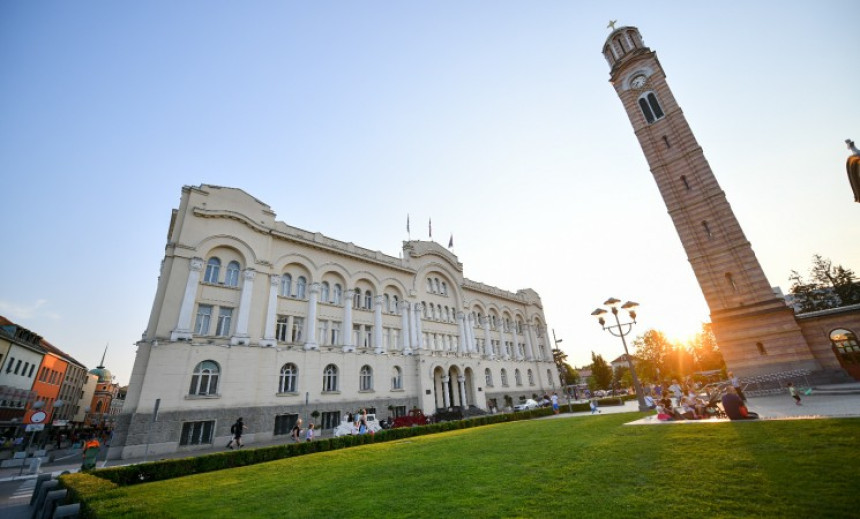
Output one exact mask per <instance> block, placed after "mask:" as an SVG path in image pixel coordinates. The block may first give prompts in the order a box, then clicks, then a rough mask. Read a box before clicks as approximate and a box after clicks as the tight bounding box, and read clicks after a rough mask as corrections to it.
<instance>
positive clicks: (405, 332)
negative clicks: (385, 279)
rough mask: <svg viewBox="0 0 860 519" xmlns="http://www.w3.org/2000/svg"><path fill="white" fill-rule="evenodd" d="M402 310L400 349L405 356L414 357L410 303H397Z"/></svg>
mask: <svg viewBox="0 0 860 519" xmlns="http://www.w3.org/2000/svg"><path fill="white" fill-rule="evenodd" d="M397 308H398V309H399V310H400V328H401V329H400V341H401V342H400V348H401V349H402V350H403V354H404V355H412V341H411V340H410V336H409V328H410V327H409V303H408V302H406V301H400V302H399V303H397Z"/></svg>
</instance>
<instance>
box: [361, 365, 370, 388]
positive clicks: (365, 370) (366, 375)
mask: <svg viewBox="0 0 860 519" xmlns="http://www.w3.org/2000/svg"><path fill="white" fill-rule="evenodd" d="M372 389H373V370H372V369H370V366H368V365H364V366H362V367H361V371H360V372H359V373H358V390H359V391H370V390H372Z"/></svg>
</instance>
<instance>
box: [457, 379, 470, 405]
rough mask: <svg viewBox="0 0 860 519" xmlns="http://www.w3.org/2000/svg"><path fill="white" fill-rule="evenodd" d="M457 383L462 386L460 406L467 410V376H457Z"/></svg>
mask: <svg viewBox="0 0 860 519" xmlns="http://www.w3.org/2000/svg"><path fill="white" fill-rule="evenodd" d="M457 385H458V386H459V387H460V407H461V408H462V409H464V410H465V409H466V408H467V407H469V404H468V403H467V402H466V377H464V376H463V375H460V376H459V377H457Z"/></svg>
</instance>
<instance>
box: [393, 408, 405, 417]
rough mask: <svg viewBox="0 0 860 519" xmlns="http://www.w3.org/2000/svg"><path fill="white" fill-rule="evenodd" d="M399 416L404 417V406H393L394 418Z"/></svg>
mask: <svg viewBox="0 0 860 519" xmlns="http://www.w3.org/2000/svg"><path fill="white" fill-rule="evenodd" d="M401 416H406V406H405V405H396V406H394V418H400V417H401Z"/></svg>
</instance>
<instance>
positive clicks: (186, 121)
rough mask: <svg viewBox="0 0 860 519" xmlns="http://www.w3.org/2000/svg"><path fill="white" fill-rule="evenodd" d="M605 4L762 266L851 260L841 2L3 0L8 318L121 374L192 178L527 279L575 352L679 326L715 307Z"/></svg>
mask: <svg viewBox="0 0 860 519" xmlns="http://www.w3.org/2000/svg"><path fill="white" fill-rule="evenodd" d="M609 19H617V20H618V24H619V26H621V25H633V26H636V27H639V29H640V31H641V33H642V35H643V37H644V39H645V43H646V44H647V45H648V46H649V47H651V49H652V50H655V51H656V52H657V54H658V56H659V58H660V62H661V64H662V65H663V67H664V69H665V71H666V73H667V76H668V81H669V85H670V87H671V88H672V90H673V92H674V94H675V97H676V98H677V100H678V102H679V104H680V105H681V107H682V109H683V110H684V113H685V115H686V117H687V119H688V121H689V122H690V125H691V127H692V129H693V131H694V133H695V134H696V137H697V139H698V141H699V143H700V144H701V145H702V147H703V149H704V151H705V156H706V157H707V159H708V161H709V162H710V164H711V167H712V169H713V170H714V173H715V174H716V176H717V178H718V180H719V182H720V184H721V186H722V188H723V189H724V190H725V191H726V193H727V196H728V199H729V202H730V203H731V204H732V207H733V208H734V210H735V212H736V215H737V217H738V219H739V220H740V223H741V225H742V227H743V229H744V231H745V233H746V235H747V237H748V238H749V240H750V241H751V243H752V246H753V249H754V250H755V251H756V254H757V256H758V258H759V260H760V262H761V264H762V266H763V268H764V270H765V273H766V274H767V275H768V278H769V280H770V282H771V284H772V285H779V286H782V287H783V289H784V290H787V289H788V280H787V278H788V276H789V274H790V271H791V270H792V269H795V270H799V271H801V272H804V273H805V272H806V271H807V270H808V268H809V267H810V265H811V257H812V255H813V254H815V253H819V254H822V255H823V256H825V257H829V258H831V259H833V260H834V261H835V262H837V263H841V264H843V265H844V266H846V267H849V268H852V269H854V270H855V271H860V225H858V221H860V204H855V203H853V197H852V195H851V192H850V187H849V184H848V180H847V178H846V174H845V159H846V157H847V149H846V148H845V144H844V142H843V141H844V140H845V139H846V138H853V139H857V140H860V124H858V121H860V99H858V96H857V85H858V84H860V67H858V66H857V60H858V53H857V49H858V48H860V34H858V32H857V30H856V20H857V19H860V4H858V3H857V2H854V1H823V2H815V3H813V2H799V1H788V2H786V1H769V0H768V1H760V2H710V3H703V2H667V1H657V2H649V3H645V2H634V1H619V2H613V3H611V4H610V3H605V2H551V1H546V2H506V1H492V2H490V1H471V2H453V1H439V2H423V3H420V2H303V3H299V2H259V1H256V2H255V1H252V2H242V3H238V2H215V1H205V2H204V1H185V2H138V3H128V2H123V3H111V2H75V3H69V2H38V3H35V2H23V1H9V2H3V3H0V66H2V73H0V175H2V180H3V187H4V188H3V193H4V196H3V203H2V204H0V216H2V220H3V222H4V226H3V228H4V244H5V247H4V253H3V254H2V256H0V287H2V289H0V315H4V316H6V317H7V318H9V319H11V320H13V321H16V322H18V323H20V324H22V325H23V326H26V327H28V328H30V329H31V330H33V331H34V332H36V333H39V334H41V335H43V336H44V337H45V338H46V339H47V340H49V341H51V342H52V343H53V344H55V345H56V346H57V347H59V348H61V349H63V350H64V351H66V352H68V353H69V354H71V355H72V356H74V357H75V358H77V359H78V360H80V361H81V362H83V363H84V364H85V365H87V366H88V367H94V366H95V365H96V364H97V363H98V361H99V359H100V358H101V353H102V351H103V349H104V347H105V345H106V344H107V343H110V350H109V352H108V356H107V362H106V364H107V367H108V368H109V369H111V370H112V371H113V372H114V374H115V375H117V379H118V381H120V382H122V383H126V382H127V381H128V377H129V375H130V372H131V366H132V363H133V360H134V352H135V347H134V345H133V344H134V342H135V341H136V340H137V339H138V338H139V337H140V334H141V333H142V331H143V330H144V328H145V327H146V324H147V321H148V318H149V312H150V309H151V305H152V300H153V297H154V294H155V287H156V282H157V276H158V268H159V263H160V261H161V258H162V257H163V254H164V249H163V247H164V245H165V237H166V233H167V227H168V223H169V218H170V211H171V209H172V208H174V207H176V206H177V205H178V201H179V196H180V190H181V188H182V186H183V185H198V184H201V183H209V184H217V185H225V186H232V187H238V188H241V189H244V190H246V191H247V192H248V193H250V194H251V195H253V196H255V197H257V198H258V199H260V200H262V201H264V202H265V203H267V204H269V205H270V206H271V207H272V208H273V209H274V210H275V212H276V213H277V214H278V219H279V220H282V221H285V222H286V223H288V224H290V225H294V226H296V227H300V228H303V229H307V230H310V231H318V232H321V233H323V234H325V235H328V236H331V237H333V238H336V239H341V240H344V241H352V242H354V243H356V244H358V245H361V246H364V247H367V248H370V249H376V250H381V251H383V252H385V253H387V254H390V255H393V256H396V255H397V254H398V252H399V251H400V248H401V243H402V241H403V240H404V239H406V229H405V223H406V214H407V213H409V214H410V215H411V223H412V238H413V239H415V238H421V239H426V238H427V235H426V223H427V220H428V219H429V218H432V219H433V231H434V238H435V239H436V241H438V242H440V243H442V244H443V245H447V242H448V238H449V236H450V235H451V233H453V235H454V241H455V248H454V253H455V254H457V255H458V257H459V259H460V261H462V262H463V264H464V268H465V274H466V276H467V277H468V278H470V279H473V280H475V281H480V282H484V283H488V284H491V285H495V286H498V287H500V288H504V289H507V290H514V291H515V290H517V289H519V288H526V287H530V288H534V289H535V290H537V291H538V292H539V293H540V294H541V296H542V298H543V301H544V305H545V312H546V316H547V319H548V321H549V325H550V327H552V328H554V329H555V331H556V334H557V336H558V337H559V338H562V339H564V342H563V343H562V346H563V349H564V350H565V351H566V352H567V353H568V355H569V356H570V360H571V361H572V362H573V363H574V364H577V365H582V364H585V363H587V362H589V359H590V354H591V351H592V350H593V351H596V352H598V353H600V354H602V355H604V357H606V358H607V359H609V360H611V359H613V358H615V357H616V356H618V355H620V354H621V353H622V350H621V345H620V344H619V342H620V341H618V339H616V338H614V337H611V336H610V335H609V334H607V333H605V332H602V331H601V330H600V328H599V326H598V325H597V324H596V323H595V322H593V319H592V318H591V317H590V316H589V314H590V312H591V311H592V310H593V309H594V308H595V307H596V306H598V305H599V304H600V303H601V302H602V301H604V300H605V299H607V298H608V297H610V296H612V297H617V298H619V299H622V300H627V299H632V300H635V301H638V302H639V303H640V304H641V305H642V307H641V309H640V310H641V311H640V312H639V315H640V324H639V325H638V326H637V328H636V330H635V332H637V333H643V332H644V331H645V330H647V329H648V328H652V327H653V328H658V329H661V330H664V331H666V332H667V333H669V334H670V336H674V337H685V336H687V335H689V334H691V333H693V332H695V331H696V330H697V329H698V328H699V326H700V323H701V322H703V321H707V320H708V309H707V306H706V305H705V303H704V299H703V297H702V295H701V292H700V290H699V288H698V285H697V284H696V281H695V278H694V276H693V273H692V270H691V269H690V267H689V264H688V262H687V260H686V257H685V255H684V252H683V249H682V248H681V245H680V241H679V240H678V237H677V234H676V233H675V230H674V228H673V227H672V224H671V221H670V219H669V217H668V215H667V214H666V208H665V205H664V204H663V201H662V199H661V198H660V196H659V193H658V191H657V189H656V185H655V184H654V182H653V180H652V179H651V174H650V172H649V170H648V166H647V163H646V162H645V159H644V157H643V154H642V152H641V149H640V148H639V145H638V143H637V141H636V139H635V136H634V135H633V131H632V129H631V127H630V124H629V122H628V120H627V116H626V114H625V113H624V111H623V108H622V106H621V102H620V101H619V100H618V98H617V96H616V94H615V92H614V90H613V88H612V87H611V85H609V83H608V78H609V67H608V65H607V64H606V61H605V60H604V58H603V56H602V54H601V49H602V46H603V43H604V41H605V38H606V36H607V35H608V33H609V31H608V29H606V25H607V22H608V21H609Z"/></svg>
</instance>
